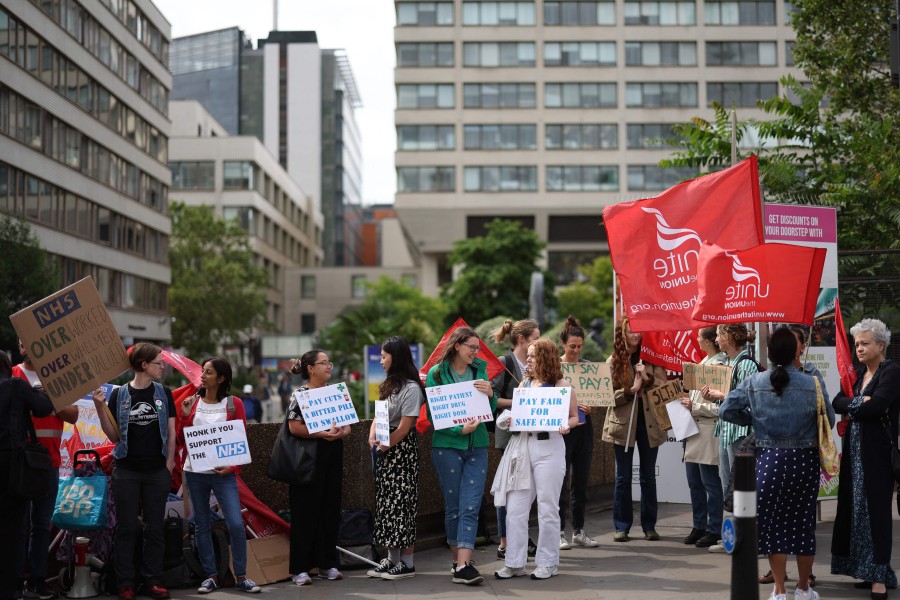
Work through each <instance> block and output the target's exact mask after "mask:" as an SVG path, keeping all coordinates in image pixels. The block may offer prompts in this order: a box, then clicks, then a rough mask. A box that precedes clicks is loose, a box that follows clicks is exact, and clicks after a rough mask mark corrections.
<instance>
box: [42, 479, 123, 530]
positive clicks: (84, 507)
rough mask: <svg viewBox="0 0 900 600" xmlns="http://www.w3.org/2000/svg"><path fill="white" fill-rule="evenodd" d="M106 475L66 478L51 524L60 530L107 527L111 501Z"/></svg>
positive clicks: (60, 490) (61, 487)
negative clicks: (107, 491)
mask: <svg viewBox="0 0 900 600" xmlns="http://www.w3.org/2000/svg"><path fill="white" fill-rule="evenodd" d="M108 485H109V484H108V478H107V477H106V475H102V474H101V475H92V476H90V477H78V476H75V475H73V476H71V477H64V478H63V479H61V480H60V482H59V492H57V494H56V506H55V507H54V509H53V518H52V519H51V520H50V522H51V523H53V524H54V525H56V526H57V527H59V528H60V529H69V530H77V531H91V530H94V529H105V528H106V513H107V511H108V510H109V509H108V507H109V502H108V500H107V496H106V490H107V488H108Z"/></svg>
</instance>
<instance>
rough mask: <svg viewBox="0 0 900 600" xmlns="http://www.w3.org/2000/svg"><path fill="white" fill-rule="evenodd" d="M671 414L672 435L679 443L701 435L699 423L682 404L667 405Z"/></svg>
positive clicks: (672, 403)
mask: <svg viewBox="0 0 900 600" xmlns="http://www.w3.org/2000/svg"><path fill="white" fill-rule="evenodd" d="M666 411H667V412H668V413H669V422H670V423H671V424H672V434H673V435H674V436H675V439H676V440H677V441H679V442H680V441H681V440H683V439H685V438H689V437H691V436H692V435H696V434H698V433H700V429H698V428H697V422H696V421H694V417H693V416H691V411H690V410H688V409H687V408H685V407H684V406H683V405H682V404H681V402H669V403H668V404H666Z"/></svg>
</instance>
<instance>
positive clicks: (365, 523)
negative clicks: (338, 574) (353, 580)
mask: <svg viewBox="0 0 900 600" xmlns="http://www.w3.org/2000/svg"><path fill="white" fill-rule="evenodd" d="M374 537H375V519H373V518H372V513H371V512H370V511H368V510H365V509H356V508H347V509H344V510H342V511H341V519H340V522H339V524H338V536H337V545H338V546H340V547H341V548H344V549H345V550H347V551H349V552H352V553H353V554H358V555H359V556H362V557H363V558H367V559H369V560H371V561H373V562H378V561H379V560H380V556H379V554H378V550H377V549H376V548H375V545H374V544H373V543H372V540H373V538H374ZM339 554H340V561H341V568H343V569H363V568H368V567H370V566H371V565H370V564H369V563H367V562H364V561H361V560H359V559H357V558H354V557H352V556H350V555H349V554H345V553H343V552H339Z"/></svg>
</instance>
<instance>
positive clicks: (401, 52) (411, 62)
mask: <svg viewBox="0 0 900 600" xmlns="http://www.w3.org/2000/svg"><path fill="white" fill-rule="evenodd" d="M397 66H398V67H452V66H453V42H444V43H439V44H428V43H420V44H397Z"/></svg>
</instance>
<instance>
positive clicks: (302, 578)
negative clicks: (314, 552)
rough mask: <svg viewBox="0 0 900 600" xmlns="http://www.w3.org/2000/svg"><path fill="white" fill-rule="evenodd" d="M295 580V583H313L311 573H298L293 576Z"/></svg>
mask: <svg viewBox="0 0 900 600" xmlns="http://www.w3.org/2000/svg"><path fill="white" fill-rule="evenodd" d="M291 579H292V580H293V582H294V585H312V578H311V577H310V576H309V573H298V574H296V575H294V576H293V577H291Z"/></svg>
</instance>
